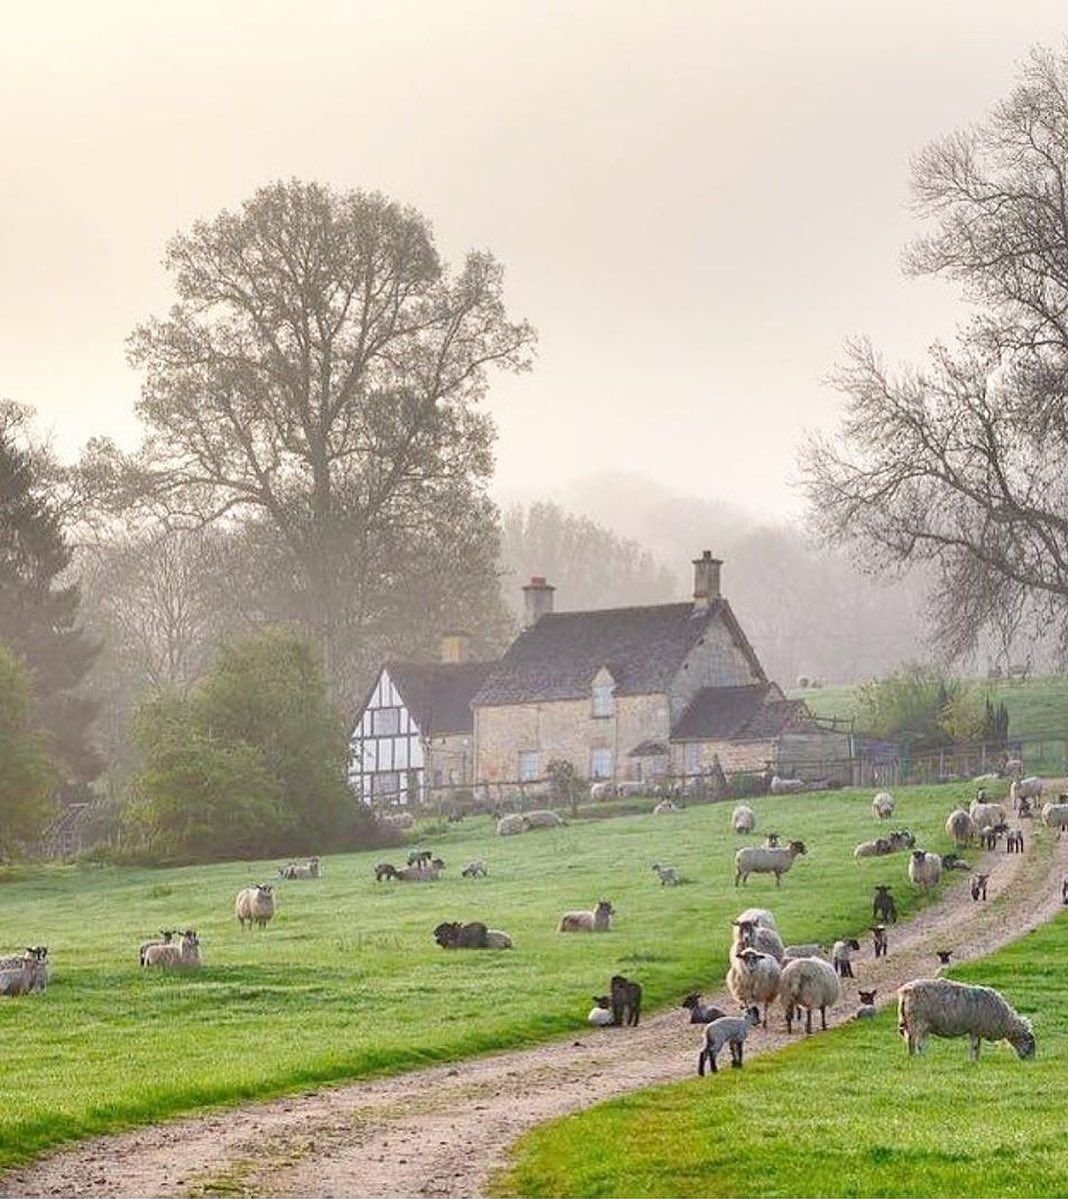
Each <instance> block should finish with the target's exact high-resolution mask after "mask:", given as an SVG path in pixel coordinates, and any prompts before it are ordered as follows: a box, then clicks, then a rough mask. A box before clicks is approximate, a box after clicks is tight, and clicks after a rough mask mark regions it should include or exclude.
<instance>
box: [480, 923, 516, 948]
mask: <svg viewBox="0 0 1068 1199" xmlns="http://www.w3.org/2000/svg"><path fill="white" fill-rule="evenodd" d="M486 948H487V949H511V948H513V945H512V938H511V937H510V936H509V935H508V934H507V933H506V932H502V931H501V930H500V929H499V928H487V929H486Z"/></svg>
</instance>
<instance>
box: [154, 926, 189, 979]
mask: <svg viewBox="0 0 1068 1199" xmlns="http://www.w3.org/2000/svg"><path fill="white" fill-rule="evenodd" d="M200 964H201V961H200V938H199V937H198V936H197V934H196V932H195V931H194V930H193V929H191V928H187V929H186V930H185V932H184V933H182V939H181V941H171V942H169V943H168V944H166V945H150V946H149V947H148V948H147V949H146V950H145V960H144V962H143V963H142V965H144V966H145V967H146V968H151V967H152V966H159V967H161V968H163V969H165V970H169V969H172V968H173V969H182V970H194V969H196V968H197V967H198V966H199V965H200Z"/></svg>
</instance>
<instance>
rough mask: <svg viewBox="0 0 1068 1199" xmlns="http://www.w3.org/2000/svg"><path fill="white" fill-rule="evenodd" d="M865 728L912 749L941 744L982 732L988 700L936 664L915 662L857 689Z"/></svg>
mask: <svg viewBox="0 0 1068 1199" xmlns="http://www.w3.org/2000/svg"><path fill="white" fill-rule="evenodd" d="M857 702H858V712H859V720H860V726H861V728H862V729H863V730H864V731H865V732H866V733H868V734H870V735H871V736H875V737H885V738H887V739H889V740H896V741H901V742H903V743H904V744H905V745H906V746H908V747H909V748H910V749H912V750H926V749H938V748H940V747H942V746H946V745H951V744H953V743H954V742H959V741H975V740H978V739H979V738H980V737H981V736H982V731H983V720H984V712H983V706H982V703H981V702H980V700H979V699H978V697H977V695H976V694H975V692H974V689H972V688H969V687H967V686H966V685H965V684H964V683H963V682H962V681H961V680H960V679H955V678H949V677H947V675H946V674H945V673H944V672H943V671H941V670H939V669H938V668H936V667H933V666H925V665H922V664H920V663H918V662H911V663H908V664H907V665H905V666H903V667H902V668H901V669H900V670H899V671H896V672H895V673H894V674H890V675H887V676H886V677H884V678H881V679H872V680H871V681H870V682H868V683H865V684H863V685H862V686H861V687H859V688H858V689H857Z"/></svg>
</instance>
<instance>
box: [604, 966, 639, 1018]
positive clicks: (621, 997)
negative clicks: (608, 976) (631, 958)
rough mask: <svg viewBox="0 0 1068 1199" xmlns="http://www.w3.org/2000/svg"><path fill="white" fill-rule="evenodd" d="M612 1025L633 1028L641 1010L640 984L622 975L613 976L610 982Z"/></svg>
mask: <svg viewBox="0 0 1068 1199" xmlns="http://www.w3.org/2000/svg"><path fill="white" fill-rule="evenodd" d="M610 985H611V996H612V1023H613V1024H627V1025H628V1026H631V1027H635V1026H637V1023H638V1017H639V1016H640V1014H641V1010H642V987H641V983H636V982H631V980H630V979H629V978H624V977H623V975H622V974H614V975H613V976H612V981H611V984H610Z"/></svg>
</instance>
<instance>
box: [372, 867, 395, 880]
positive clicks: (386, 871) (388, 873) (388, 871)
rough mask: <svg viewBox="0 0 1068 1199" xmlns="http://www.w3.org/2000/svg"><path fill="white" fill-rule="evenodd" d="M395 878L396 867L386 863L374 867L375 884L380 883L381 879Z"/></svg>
mask: <svg viewBox="0 0 1068 1199" xmlns="http://www.w3.org/2000/svg"><path fill="white" fill-rule="evenodd" d="M396 877H397V867H396V866H391V865H390V864H389V863H388V862H379V863H378V865H377V866H376V867H375V882H376V883H380V882H382V880H383V879H390V878H396Z"/></svg>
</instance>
